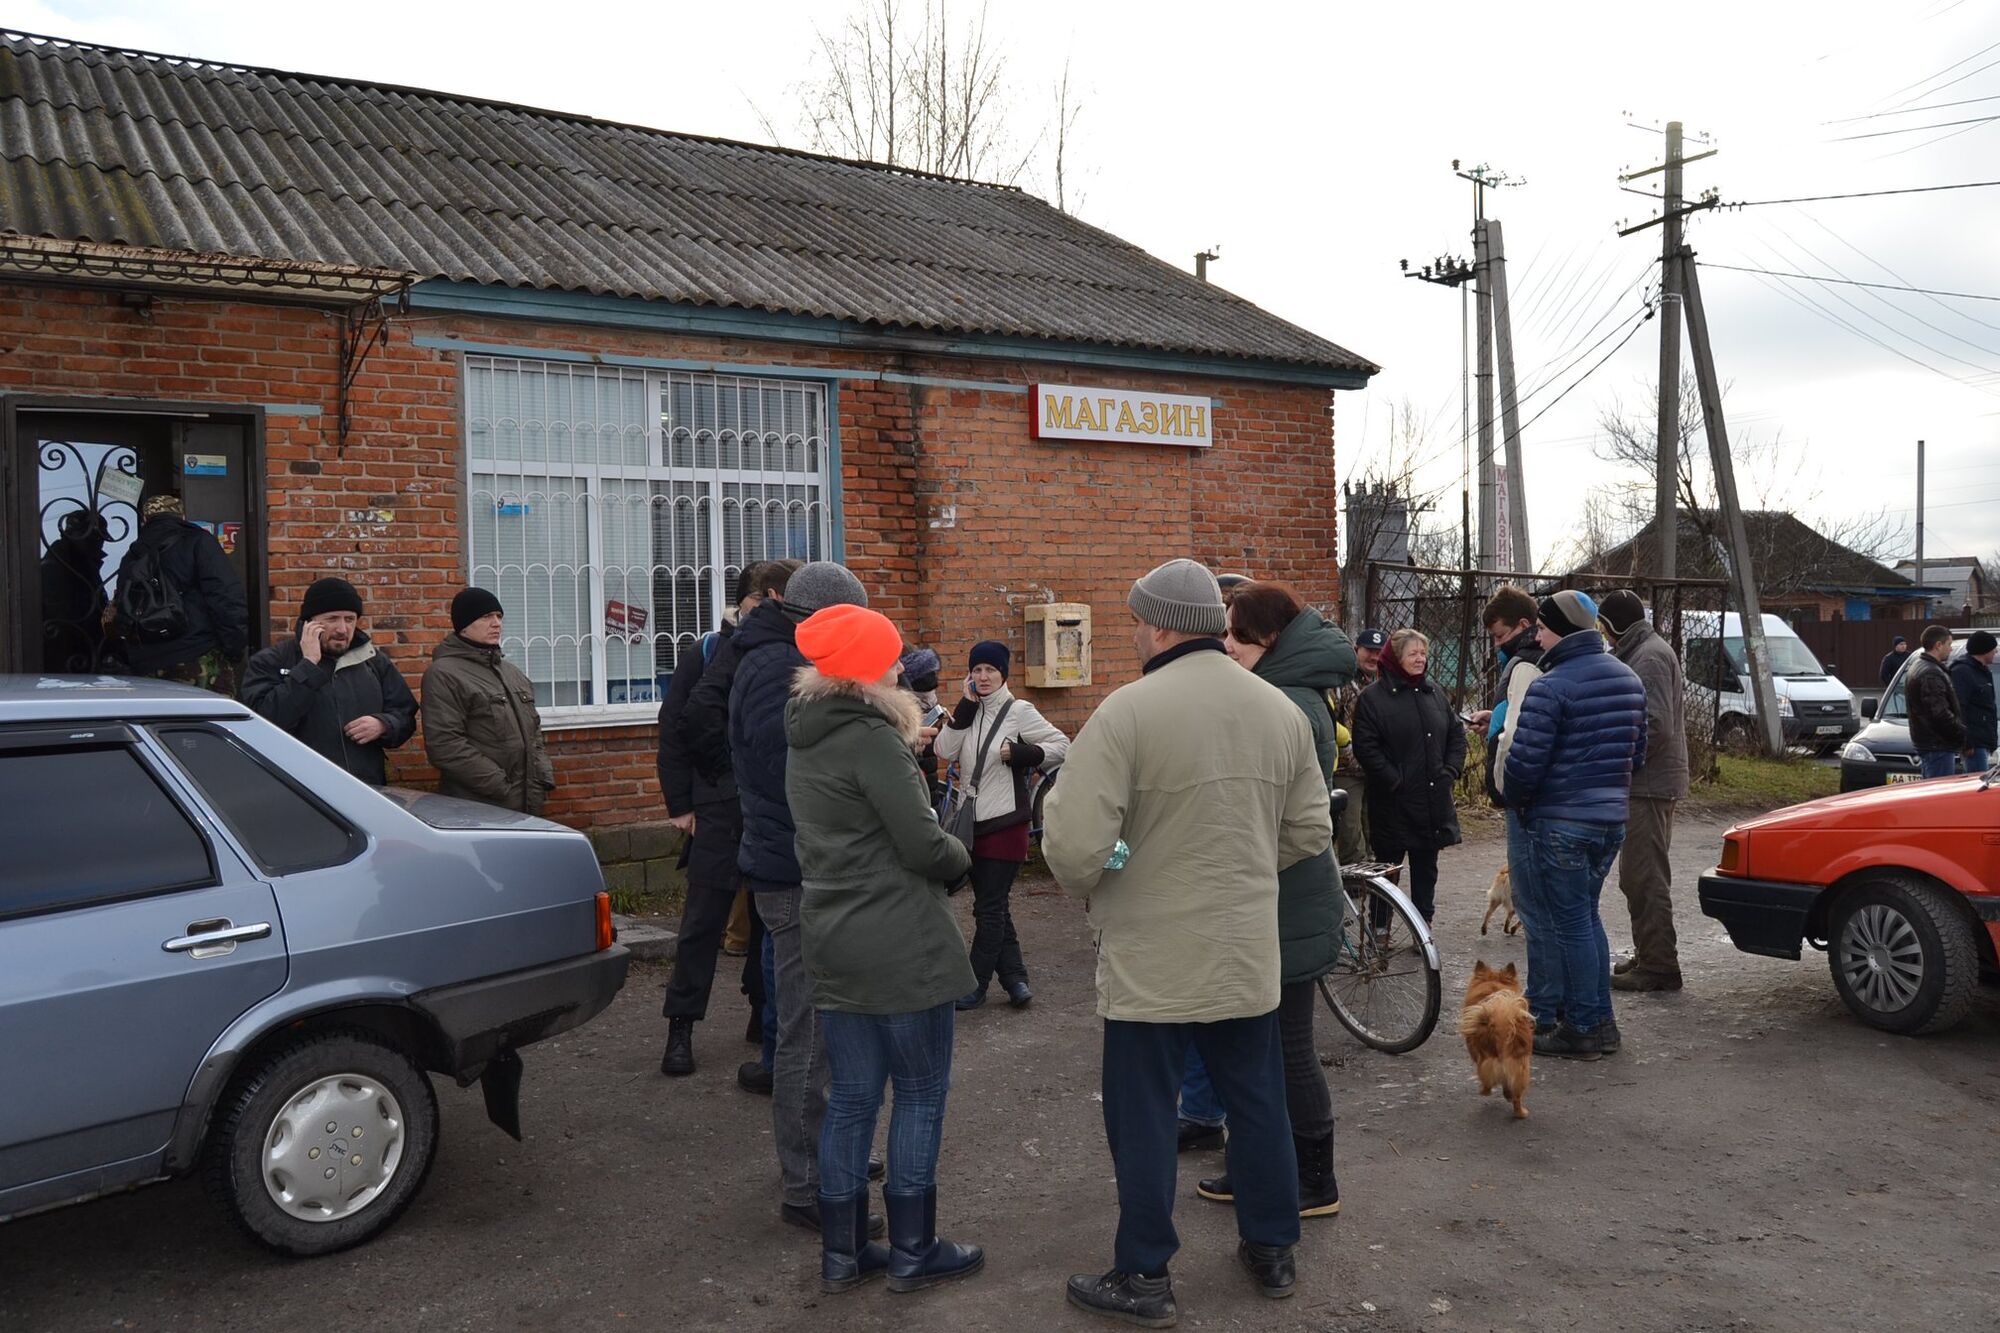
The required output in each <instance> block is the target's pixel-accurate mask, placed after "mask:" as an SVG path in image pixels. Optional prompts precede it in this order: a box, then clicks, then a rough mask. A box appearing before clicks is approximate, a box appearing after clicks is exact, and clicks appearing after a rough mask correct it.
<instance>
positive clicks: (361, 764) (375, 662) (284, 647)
mask: <svg viewBox="0 0 2000 1333" xmlns="http://www.w3.org/2000/svg"><path fill="white" fill-rule="evenodd" d="M361 613H362V606H361V594H360V593H359V592H357V591H355V588H354V585H353V584H351V583H349V582H348V581H347V580H346V579H337V578H324V579H321V580H319V581H318V582H317V583H315V584H313V585H312V587H310V588H308V589H306V595H305V600H304V602H302V603H301V604H300V607H299V620H298V632H297V634H296V636H295V637H293V638H291V639H288V640H286V641H285V642H284V643H280V644H276V645H274V646H272V647H270V648H266V649H264V651H262V652H260V653H258V654H257V655H256V656H255V657H252V658H251V659H250V665H249V666H248V668H246V669H245V671H244V673H243V686H242V697H243V702H244V703H246V704H248V705H250V707H252V708H254V709H256V710H257V712H259V713H261V714H262V715H263V716H265V717H266V718H269V719H270V720H271V721H272V722H275V723H276V724H277V725H278V726H280V727H282V728H284V729H285V730H286V731H288V732H290V733H291V734H292V735H293V736H295V737H297V738H298V739H299V740H302V741H304V742H305V743H306V744H307V745H310V746H311V747H312V748H313V749H315V750H317V751H319V753H321V754H322V755H325V756H326V757H327V758H328V759H331V760H332V761H333V762H334V763H336V764H339V765H340V766H341V767H342V768H345V769H346V770H347V771H348V772H350V773H352V774H353V775H354V776H355V777H357V778H360V779H361V780H362V781H363V782H366V783H368V784H370V785H371V786H376V787H381V786H385V785H386V784H387V783H388V781H389V762H388V751H390V750H393V749H395V748H396V747H397V746H399V745H401V744H402V743H403V742H404V741H406V740H408V739H410V736H411V734H412V733H414V732H415V731H416V729H417V699H416V696H415V695H413V694H411V693H410V686H409V682H408V681H406V680H404V679H403V673H402V672H401V671H399V670H397V668H396V664H395V663H394V662H392V661H390V660H389V657H388V654H386V653H384V652H383V651H382V650H381V649H380V648H379V647H377V645H376V644H375V643H374V642H372V641H371V640H370V639H369V637H368V632H367V631H366V630H364V629H362V628H361Z"/></svg>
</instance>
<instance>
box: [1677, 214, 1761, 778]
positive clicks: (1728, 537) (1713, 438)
mask: <svg viewBox="0 0 2000 1333" xmlns="http://www.w3.org/2000/svg"><path fill="white" fill-rule="evenodd" d="M1670 263H1671V264H1672V265H1673V266H1675V267H1677V268H1678V269H1679V270H1680V271H1679V273H1678V275H1677V276H1678V277H1679V280H1680V290H1681V298H1682V301H1683V303H1684V304H1685V305H1686V306H1687V330H1688V341H1689V342H1690V343H1691V344H1692V350H1693V352H1694V374H1695V382H1696V384H1698V385H1699V386H1700V388H1701V415H1702V420H1703V422H1704V424H1705V425H1706V426H1707V428H1708V461H1709V466H1710V467H1712V468H1713V469H1714V471H1715V493H1716V498H1717V499H1718V500H1720V501H1721V504H1722V522H1723V537H1724V540H1725V542H1726V543H1727V545H1728V547H1729V583H1730V591H1731V592H1732V593H1733V594H1734V595H1735V602H1736V605H1737V606H1739V607H1741V608H1742V612H1743V650H1744V653H1745V655H1746V656H1747V657H1748V658H1749V662H1748V666H1749V668H1750V686H1751V689H1752V690H1753V691H1754V692H1755V694H1756V699H1757V721H1758V723H1759V724H1760V728H1761V730H1762V731H1763V733H1764V749H1765V751H1766V752H1767V753H1769V754H1771V755H1774V756H1781V755H1783V754H1784V752H1785V732H1784V723H1783V722H1782V721H1781V720H1780V719H1779V717H1778V691H1777V687H1776V685H1775V684H1773V683H1772V680H1771V653H1770V648H1769V645H1767V644H1766V643H1765V641H1764V613H1763V607H1762V605H1761V604H1760V603H1759V600H1758V597H1757V575H1756V570H1755V568H1754V567H1753V566H1752V564H1751V559H1750V535H1749V532H1748V530H1747V529H1746V528H1745V526H1744V523H1743V505H1742V503H1741V501H1740V499H1739V498H1738V496H1737V493H1736V466H1735V464H1734V462H1733V461H1732V460H1731V458H1730V456H1729V430H1728V427H1727V425H1726V424H1725V423H1724V421H1723V418H1722V385H1721V382H1720V381H1719V380H1718V379H1717V378H1716V374H1715V351H1714V346H1713V344H1711V343H1710V342H1709V340H1708V319H1707V317H1706V316H1705V315H1704V314H1703V313H1702V306H1701V279H1700V277H1699V276H1698V275H1697V273H1696V271H1695V264H1694V252H1693V251H1692V250H1690V249H1688V248H1687V247H1686V246H1682V247H1681V249H1680V251H1679V253H1678V254H1677V255H1676V256H1675V257H1674V259H1673V260H1672V261H1670Z"/></svg>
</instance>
